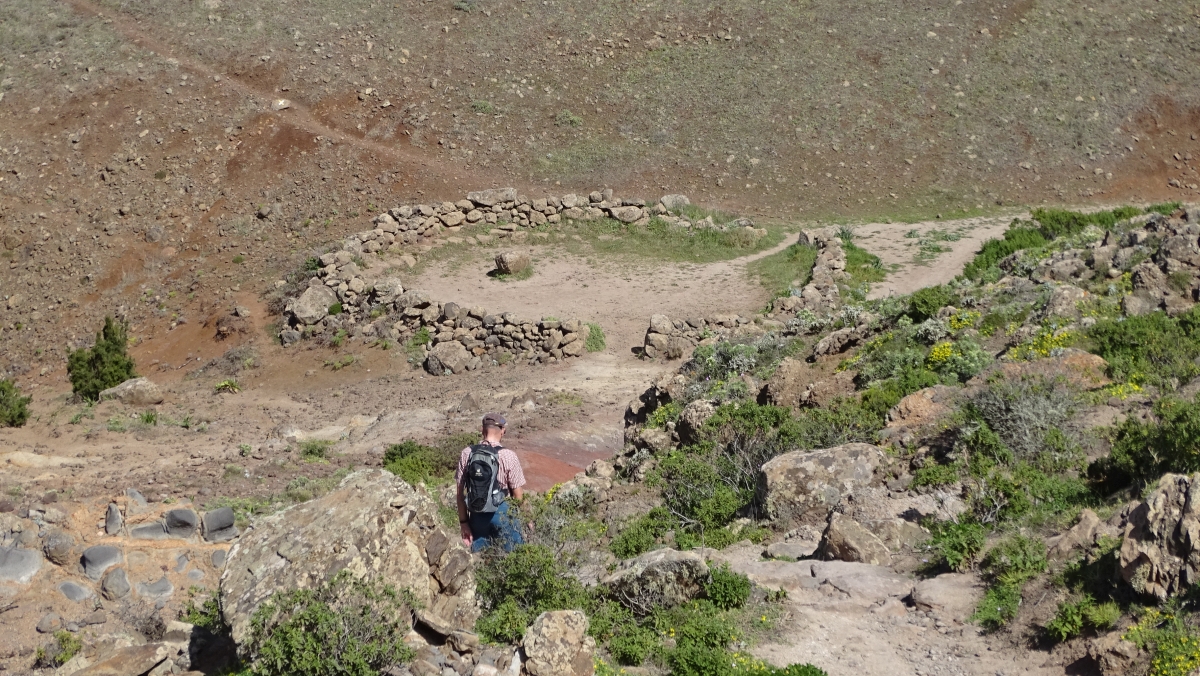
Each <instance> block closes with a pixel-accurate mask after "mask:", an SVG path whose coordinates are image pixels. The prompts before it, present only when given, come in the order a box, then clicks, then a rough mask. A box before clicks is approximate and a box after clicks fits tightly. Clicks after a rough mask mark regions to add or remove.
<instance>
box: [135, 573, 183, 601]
mask: <svg viewBox="0 0 1200 676" xmlns="http://www.w3.org/2000/svg"><path fill="white" fill-rule="evenodd" d="M137 590H138V594H139V595H140V596H145V597H148V598H163V597H166V596H170V595H171V594H173V593H175V586H174V585H172V584H171V581H170V580H168V579H167V576H166V575H164V576H162V577H161V578H159V579H158V580H155V581H154V582H149V583H147V582H139V583H138V586H137Z"/></svg>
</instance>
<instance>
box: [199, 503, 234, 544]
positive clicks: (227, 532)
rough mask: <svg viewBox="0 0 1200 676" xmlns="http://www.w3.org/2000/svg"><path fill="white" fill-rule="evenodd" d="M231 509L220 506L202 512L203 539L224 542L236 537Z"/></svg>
mask: <svg viewBox="0 0 1200 676" xmlns="http://www.w3.org/2000/svg"><path fill="white" fill-rule="evenodd" d="M234 521H235V516H234V513H233V509H232V508H230V507H222V508H220V509H214V510H213V511H211V512H207V513H205V514H204V539H205V540H207V541H209V542H225V541H227V540H232V539H233V538H235V537H237V535H238V529H237V526H235V525H234Z"/></svg>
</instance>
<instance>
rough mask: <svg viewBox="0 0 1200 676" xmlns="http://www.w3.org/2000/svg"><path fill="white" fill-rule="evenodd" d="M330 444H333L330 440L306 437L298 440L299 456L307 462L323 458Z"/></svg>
mask: <svg viewBox="0 0 1200 676" xmlns="http://www.w3.org/2000/svg"><path fill="white" fill-rule="evenodd" d="M331 446H333V442H332V441H327V440H324V439H306V440H304V441H301V442H300V457H301V458H304V459H305V460H307V461H309V462H315V461H318V460H324V459H325V456H326V455H327V454H328V452H329V448H330V447H331Z"/></svg>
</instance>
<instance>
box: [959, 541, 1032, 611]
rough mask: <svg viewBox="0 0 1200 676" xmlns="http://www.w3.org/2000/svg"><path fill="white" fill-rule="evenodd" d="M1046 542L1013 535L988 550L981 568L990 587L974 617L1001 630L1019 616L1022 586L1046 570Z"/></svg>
mask: <svg viewBox="0 0 1200 676" xmlns="http://www.w3.org/2000/svg"><path fill="white" fill-rule="evenodd" d="M1046 565H1047V564H1046V544H1045V543H1044V542H1042V541H1041V540H1040V539H1037V538H1031V537H1026V536H1024V535H1012V536H1009V537H1006V538H1005V539H1003V540H1001V541H1000V542H999V543H998V544H997V545H996V546H995V547H992V548H991V549H990V550H988V553H987V555H986V556H984V557H983V562H982V564H981V565H980V568H981V570H982V572H983V575H984V577H985V578H986V579H987V580H988V582H989V585H990V586H989V588H988V590H987V592H986V593H985V594H984V596H983V600H981V601H980V602H979V606H978V608H977V609H976V610H975V615H974V616H973V618H972V619H974V620H975V621H977V622H979V623H980V624H982V625H983V626H984V627H986V628H988V629H992V630H995V629H999V628H1000V627H1002V626H1004V625H1005V624H1008V623H1009V622H1010V621H1011V620H1012V619H1013V618H1014V617H1016V616H1017V610H1018V609H1019V607H1020V605H1021V589H1022V588H1023V587H1024V586H1025V583H1026V582H1028V581H1029V580H1031V579H1033V578H1034V577H1036V576H1037V575H1039V574H1040V573H1041V572H1042V571H1044V570H1046Z"/></svg>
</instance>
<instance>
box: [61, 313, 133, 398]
mask: <svg viewBox="0 0 1200 676" xmlns="http://www.w3.org/2000/svg"><path fill="white" fill-rule="evenodd" d="M128 331H129V327H128V326H127V325H125V324H124V323H121V322H116V321H113V318H112V317H105V318H104V328H102V329H101V330H100V333H98V334H97V335H96V344H95V345H94V346H92V347H91V348H82V349H79V350H75V351H74V352H72V353H71V355H70V357H68V359H67V375H68V376H69V377H70V379H71V390H72V391H73V392H74V393H75V394H76V395H78V396H79V397H80V398H82V399H84V400H85V401H96V400H97V399H99V398H100V392H101V391H102V390H107V389H108V388H110V387H116V386H117V385H120V384H121V383H123V382H125V381H126V380H129V379H130V378H136V377H137V373H135V372H134V366H133V359H132V358H131V357H130V356H129V354H128V352H127V348H128V344H129V335H128Z"/></svg>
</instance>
